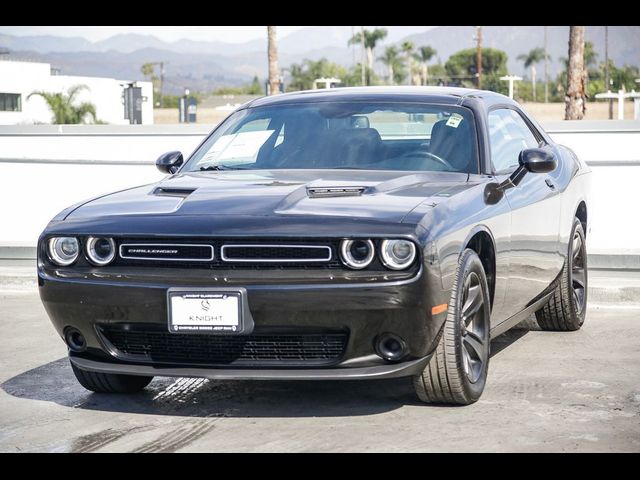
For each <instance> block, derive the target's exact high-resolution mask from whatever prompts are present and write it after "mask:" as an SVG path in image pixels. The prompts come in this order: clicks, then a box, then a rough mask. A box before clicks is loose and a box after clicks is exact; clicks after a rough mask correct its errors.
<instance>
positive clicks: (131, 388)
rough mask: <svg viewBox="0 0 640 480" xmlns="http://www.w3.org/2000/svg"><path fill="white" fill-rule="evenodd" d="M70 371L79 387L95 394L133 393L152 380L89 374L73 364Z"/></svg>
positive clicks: (133, 376) (128, 376) (109, 374)
mask: <svg viewBox="0 0 640 480" xmlns="http://www.w3.org/2000/svg"><path fill="white" fill-rule="evenodd" d="M71 369H72V370H73V373H74V375H75V376H76V378H77V379H78V382H80V385H82V386H83V387H84V388H86V389H87V390H91V391H93V392H96V393H135V392H139V391H141V390H143V389H144V387H146V386H147V385H149V382H151V380H153V377H143V376H137V375H117V374H114V373H98V372H90V371H88V370H82V369H81V368H78V367H76V366H75V365H74V364H73V362H71Z"/></svg>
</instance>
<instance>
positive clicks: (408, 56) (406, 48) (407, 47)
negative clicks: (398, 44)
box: [402, 40, 415, 85]
mask: <svg viewBox="0 0 640 480" xmlns="http://www.w3.org/2000/svg"><path fill="white" fill-rule="evenodd" d="M414 48H415V46H414V45H413V42H410V41H408V40H407V41H405V42H402V52H403V53H404V55H405V61H406V62H407V72H409V79H408V80H407V85H411V84H412V83H413V65H412V63H411V62H412V60H413V49H414Z"/></svg>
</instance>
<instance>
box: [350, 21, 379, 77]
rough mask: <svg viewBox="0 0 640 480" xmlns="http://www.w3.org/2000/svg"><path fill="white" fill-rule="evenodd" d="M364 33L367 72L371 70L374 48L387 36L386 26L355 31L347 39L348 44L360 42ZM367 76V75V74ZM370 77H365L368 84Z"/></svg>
mask: <svg viewBox="0 0 640 480" xmlns="http://www.w3.org/2000/svg"><path fill="white" fill-rule="evenodd" d="M363 35H364V48H365V49H366V51H367V65H368V67H369V70H368V72H373V59H374V58H375V57H374V56H373V53H374V51H375V49H376V45H377V44H378V42H379V41H380V40H382V39H384V38H385V37H386V36H387V29H386V28H376V29H375V30H372V31H369V30H362V32H358V33H356V34H355V35H354V36H353V37H351V38H350V39H349V42H348V45H353V44H362V43H363V42H362V36H363ZM367 76H368V75H367ZM369 80H370V79H368V78H367V85H369V83H370V81H369Z"/></svg>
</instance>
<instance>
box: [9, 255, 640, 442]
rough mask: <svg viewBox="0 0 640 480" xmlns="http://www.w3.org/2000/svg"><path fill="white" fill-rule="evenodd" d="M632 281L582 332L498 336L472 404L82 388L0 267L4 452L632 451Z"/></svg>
mask: <svg viewBox="0 0 640 480" xmlns="http://www.w3.org/2000/svg"><path fill="white" fill-rule="evenodd" d="M639 279H640V275H639V274H638V273H637V272H636V273H634V272H630V273H629V272H599V273H597V272H596V273H594V274H593V275H592V282H591V288H592V289H593V290H592V291H593V295H592V297H593V298H592V302H591V305H590V307H589V310H588V313H587V320H586V323H585V326H584V327H583V329H582V330H580V331H579V332H572V333H552V332H542V331H540V330H539V329H538V328H537V327H536V324H535V321H533V320H532V319H529V320H527V321H526V322H524V323H523V324H521V325H520V326H518V327H517V328H516V329H512V330H511V331H509V332H507V333H506V334H504V335H502V336H500V337H498V338H497V339H495V340H494V341H493V343H492V358H491V362H490V366H489V379H488V384H487V387H486V389H485V392H484V395H483V396H482V398H481V399H480V401H479V402H477V403H476V404H474V405H471V406H468V407H442V406H435V407H434V406H426V405H423V404H421V403H420V402H419V401H418V400H417V399H416V397H415V395H414V393H413V390H412V387H411V383H410V381H408V380H407V379H398V380H378V381H367V382H358V381H342V382H238V381H228V382H218V381H209V380H204V379H187V378H180V379H171V378H157V379H155V380H154V381H153V382H152V383H151V384H150V386H149V387H148V388H147V389H146V390H145V391H144V392H143V393H140V394H135V395H121V396H117V395H105V394H95V393H90V392H88V391H86V390H84V389H83V388H82V387H81V386H80V385H79V384H78V383H77V382H76V380H75V378H74V376H73V373H72V372H71V368H70V366H69V362H68V360H67V358H66V348H65V346H64V344H63V343H62V341H61V340H60V339H59V337H58V336H57V334H56V332H55V331H54V329H53V327H52V326H51V325H50V323H49V320H48V319H47V316H46V313H45V311H44V309H43V307H42V305H41V304H40V301H39V298H38V295H37V291H36V287H35V285H34V284H33V281H32V271H26V270H24V269H20V268H15V269H12V268H11V267H4V268H0V328H1V329H2V338H3V341H2V342H0V451H2V452H20V451H35V452H177V451H180V452H187V451H192V452H205V451H206V452H226V451H243V452H309V451H310V452H318V451H321V452H327V451H331V452H356V451H357V452H373V451H376V452H377V451H386V452H396V451H419V452H431V451H480V452H483V451H499V452H502V451H546V452H584V451H598V452H607V451H626V452H638V451H640V341H639V340H640V320H638V316H639V315H640V296H639V295H637V294H638V292H640V281H639ZM590 294H591V290H590Z"/></svg>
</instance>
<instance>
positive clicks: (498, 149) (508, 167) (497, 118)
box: [489, 108, 539, 173]
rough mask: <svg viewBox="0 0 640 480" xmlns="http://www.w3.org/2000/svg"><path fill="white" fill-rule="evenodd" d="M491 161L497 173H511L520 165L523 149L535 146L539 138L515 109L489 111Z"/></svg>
mask: <svg viewBox="0 0 640 480" xmlns="http://www.w3.org/2000/svg"><path fill="white" fill-rule="evenodd" d="M489 141H490V144H491V161H492V162H493V167H494V168H495V171H496V172H497V173H510V172H512V171H513V170H515V169H516V168H517V167H518V156H519V155H520V152H521V151H522V150H525V149H527V148H535V147H537V146H538V145H539V142H538V140H537V139H536V137H535V135H534V134H533V132H532V131H531V129H530V128H529V126H528V125H527V124H526V123H525V121H524V120H523V119H522V117H521V116H520V114H519V113H518V112H516V111H515V110H511V109H508V108H501V109H498V110H493V111H492V112H489Z"/></svg>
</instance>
